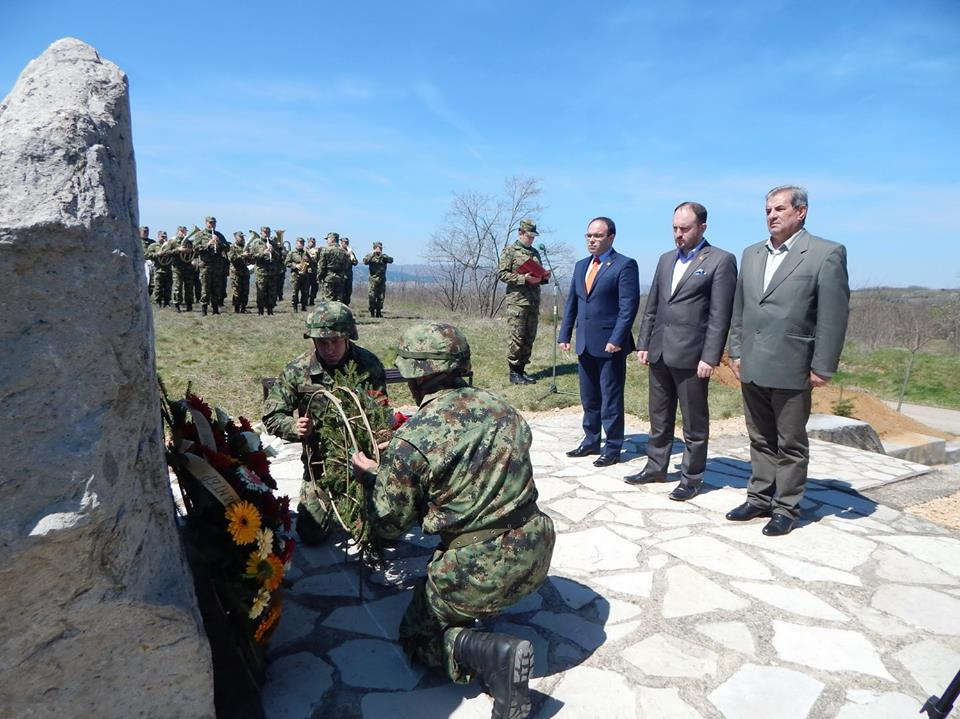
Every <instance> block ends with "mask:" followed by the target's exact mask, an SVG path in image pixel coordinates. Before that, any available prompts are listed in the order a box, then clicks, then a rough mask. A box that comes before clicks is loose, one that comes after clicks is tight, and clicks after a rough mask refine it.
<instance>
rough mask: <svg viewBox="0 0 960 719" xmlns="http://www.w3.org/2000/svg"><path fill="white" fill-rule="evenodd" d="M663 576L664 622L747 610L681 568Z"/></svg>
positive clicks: (729, 594)
mask: <svg viewBox="0 0 960 719" xmlns="http://www.w3.org/2000/svg"><path fill="white" fill-rule="evenodd" d="M666 575H667V592H666V594H665V595H664V597H663V616H664V617H665V618H667V619H671V618H673V617H686V616H690V615H692V614H704V613H706V612H713V611H716V610H719V609H725V610H728V611H736V610H738V609H744V608H746V607H747V606H749V602H747V601H746V600H744V599H742V598H741V597H738V596H737V595H736V594H734V593H733V592H728V591H727V590H726V589H724V588H723V587H721V586H720V585H719V584H717V583H716V582H714V581H711V580H710V579H707V578H706V577H704V576H703V575H702V574H700V573H699V572H697V571H696V570H694V569H691V568H690V567H688V566H686V565H685V564H678V565H676V566H674V567H670V569H668V570H667V571H666Z"/></svg>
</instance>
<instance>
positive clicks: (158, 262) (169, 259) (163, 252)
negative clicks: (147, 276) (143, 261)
mask: <svg viewBox="0 0 960 719" xmlns="http://www.w3.org/2000/svg"><path fill="white" fill-rule="evenodd" d="M177 249H178V243H177V242H176V241H175V240H169V239H167V233H166V231H164V230H160V231H159V232H157V241H156V242H154V243H153V244H152V245H150V246H149V247H148V248H147V253H146V256H147V257H148V258H149V259H151V260H152V261H153V299H154V301H155V302H156V303H157V307H169V306H170V296H171V293H172V290H173V266H172V264H173V255H174V254H175V253H176V251H177Z"/></svg>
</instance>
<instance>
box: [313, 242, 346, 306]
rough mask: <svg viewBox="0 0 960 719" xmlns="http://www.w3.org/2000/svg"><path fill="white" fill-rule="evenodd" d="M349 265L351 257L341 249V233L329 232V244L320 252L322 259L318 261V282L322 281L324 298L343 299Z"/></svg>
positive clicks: (335, 300)
mask: <svg viewBox="0 0 960 719" xmlns="http://www.w3.org/2000/svg"><path fill="white" fill-rule="evenodd" d="M348 267H350V257H349V255H347V253H346V252H344V251H343V250H342V249H340V235H339V234H337V233H336V232H330V233H327V246H326V247H324V248H323V252H322V253H320V260H319V261H318V263H317V282H319V283H320V291H321V293H322V295H323V299H324V300H327V301H332V302H340V301H341V298H342V297H343V296H344V291H343V289H344V286H345V285H346V282H347V268H348Z"/></svg>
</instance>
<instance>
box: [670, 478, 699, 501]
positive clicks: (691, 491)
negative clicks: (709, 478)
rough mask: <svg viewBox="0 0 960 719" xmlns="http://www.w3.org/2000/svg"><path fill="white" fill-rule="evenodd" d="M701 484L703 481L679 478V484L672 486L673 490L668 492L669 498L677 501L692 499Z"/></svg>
mask: <svg viewBox="0 0 960 719" xmlns="http://www.w3.org/2000/svg"><path fill="white" fill-rule="evenodd" d="M702 484H703V482H693V481H687V480H685V479H681V480H680V484H678V485H677V486H676V487H674V488H673V491H672V492H670V499H672V500H674V501H677V502H686V501H687V500H688V499H693V498H694V497H696V496H697V493H698V492H699V491H700V486H701V485H702Z"/></svg>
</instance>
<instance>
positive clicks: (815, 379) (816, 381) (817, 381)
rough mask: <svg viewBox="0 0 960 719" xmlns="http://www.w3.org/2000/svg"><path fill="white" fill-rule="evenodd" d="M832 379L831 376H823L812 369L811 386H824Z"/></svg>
mask: <svg viewBox="0 0 960 719" xmlns="http://www.w3.org/2000/svg"><path fill="white" fill-rule="evenodd" d="M829 381H830V378H829V377H821V376H820V375H818V374H817V373H816V372H814V371H812V370H811V371H810V386H811V387H823V385H825V384H826V383H827V382H829Z"/></svg>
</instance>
